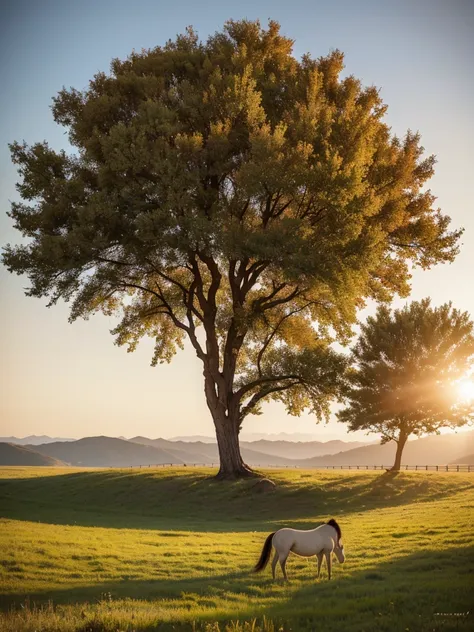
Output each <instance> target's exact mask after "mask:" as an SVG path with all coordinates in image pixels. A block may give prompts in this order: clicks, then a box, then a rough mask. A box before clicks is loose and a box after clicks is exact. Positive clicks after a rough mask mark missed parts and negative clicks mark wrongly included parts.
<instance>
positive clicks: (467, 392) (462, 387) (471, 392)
mask: <svg viewBox="0 0 474 632" xmlns="http://www.w3.org/2000/svg"><path fill="white" fill-rule="evenodd" d="M456 387H457V390H458V393H459V398H460V399H462V400H463V401H466V400H471V399H474V381H472V380H461V381H460V382H458V383H457V384H456Z"/></svg>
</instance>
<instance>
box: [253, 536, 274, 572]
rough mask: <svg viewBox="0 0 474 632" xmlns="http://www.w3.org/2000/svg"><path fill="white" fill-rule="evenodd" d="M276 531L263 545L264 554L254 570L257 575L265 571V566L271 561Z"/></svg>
mask: <svg viewBox="0 0 474 632" xmlns="http://www.w3.org/2000/svg"><path fill="white" fill-rule="evenodd" d="M275 533H276V531H274V532H273V533H270V535H269V536H268V538H267V539H266V540H265V544H264V545H263V549H262V552H261V553H260V559H259V560H258V562H257V563H256V564H255V568H254V569H253V570H254V572H255V573H259V572H260V571H263V569H264V568H265V566H266V565H267V564H268V560H269V559H270V553H271V551H272V539H273V536H274V535H275Z"/></svg>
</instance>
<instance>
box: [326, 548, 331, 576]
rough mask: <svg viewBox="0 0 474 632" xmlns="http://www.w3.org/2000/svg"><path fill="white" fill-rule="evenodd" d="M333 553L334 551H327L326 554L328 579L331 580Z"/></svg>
mask: <svg viewBox="0 0 474 632" xmlns="http://www.w3.org/2000/svg"><path fill="white" fill-rule="evenodd" d="M331 553H332V551H326V552H325V553H324V555H325V556H326V566H327V567H328V579H331Z"/></svg>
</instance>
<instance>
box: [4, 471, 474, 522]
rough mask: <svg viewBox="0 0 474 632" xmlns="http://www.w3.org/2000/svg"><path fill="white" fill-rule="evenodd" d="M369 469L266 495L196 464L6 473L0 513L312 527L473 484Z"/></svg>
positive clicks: (46, 518) (280, 485) (38, 518)
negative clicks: (221, 479)
mask: <svg viewBox="0 0 474 632" xmlns="http://www.w3.org/2000/svg"><path fill="white" fill-rule="evenodd" d="M369 474H371V475H369V476H365V475H361V474H352V473H351V474H348V475H347V476H342V475H340V474H338V475H336V476H335V479H334V480H332V479H329V480H328V479H327V476H328V474H327V473H325V476H326V478H325V479H321V478H319V477H318V472H312V473H311V474H305V477H304V478H302V477H301V478H299V479H298V480H297V482H296V484H295V482H292V481H285V479H283V478H282V479H280V480H277V488H276V490H275V491H274V492H272V493H267V494H257V493H255V492H254V491H253V490H252V486H253V485H254V484H255V481H254V480H244V481H236V482H233V483H227V482H225V483H222V482H219V481H216V480H215V479H213V478H211V477H208V476H206V475H204V474H203V473H202V472H201V473H199V472H196V471H193V470H188V471H183V470H180V471H179V473H178V474H177V473H176V472H175V473H173V472H172V471H170V473H169V475H164V473H163V472H162V471H160V472H159V475H157V472H156V471H153V470H150V472H141V471H140V472H137V471H130V470H102V471H92V472H91V471H89V472H76V473H72V474H62V475H58V476H43V477H36V478H18V479H14V478H10V479H3V480H0V504H1V515H2V517H4V518H10V519H14V520H29V521H33V522H45V523H51V524H62V525H78V526H84V527H105V528H126V529H151V530H163V529H165V530H172V529H176V530H182V531H199V530H201V531H212V532H225V531H248V530H256V531H268V530H269V529H272V528H279V527H281V526H282V524H288V523H291V521H297V523H298V526H299V527H303V528H304V527H305V526H308V527H311V526H314V523H315V516H328V517H331V516H336V517H337V516H338V515H340V514H342V513H349V512H363V511H368V510H371V509H378V508H382V507H395V506H400V505H404V504H409V503H412V502H414V501H419V500H423V501H425V500H426V501H428V500H436V499H439V498H447V497H449V496H452V495H453V494H456V493H458V492H460V491H463V490H464V489H466V488H468V487H470V483H467V482H465V483H463V484H456V485H446V484H443V485H438V484H437V483H439V481H440V480H441V479H438V481H437V480H436V479H434V478H433V477H430V476H428V477H425V476H423V475H412V474H408V475H406V474H404V473H395V472H384V473H383V474H378V473H369ZM453 476H455V475H453ZM276 478H277V479H278V477H277V476H276ZM453 482H455V479H454V478H453Z"/></svg>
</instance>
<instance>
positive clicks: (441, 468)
mask: <svg viewBox="0 0 474 632" xmlns="http://www.w3.org/2000/svg"><path fill="white" fill-rule="evenodd" d="M218 466H219V464H218V463H156V464H153V463H151V464H149V465H130V466H127V467H129V468H130V469H134V468H135V469H145V468H150V467H218ZM111 467H112V466H111ZM251 467H263V468H266V467H268V468H273V469H279V470H287V469H290V470H386V471H388V470H390V469H391V467H392V466H391V465H270V464H263V465H262V464H260V463H252V464H251ZM400 470H401V471H407V470H411V471H414V472H429V471H430V472H473V473H474V465H473V464H459V465H454V464H452V465H402V466H401V467H400Z"/></svg>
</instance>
